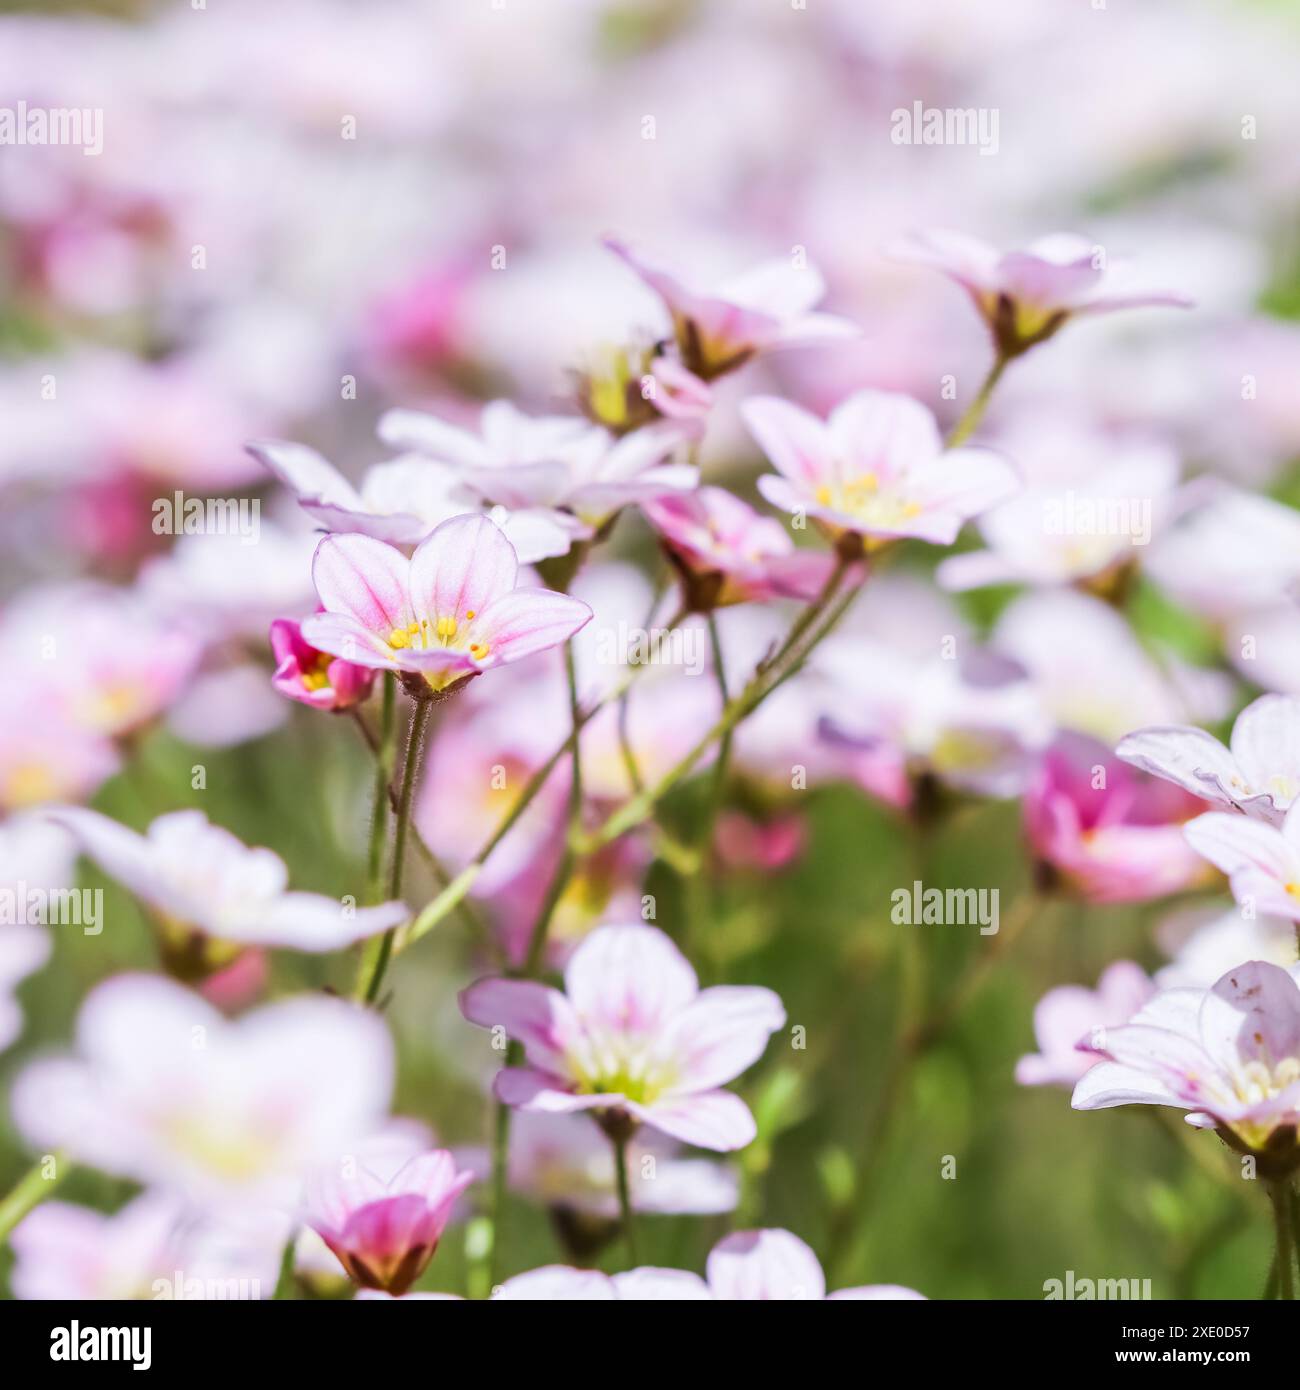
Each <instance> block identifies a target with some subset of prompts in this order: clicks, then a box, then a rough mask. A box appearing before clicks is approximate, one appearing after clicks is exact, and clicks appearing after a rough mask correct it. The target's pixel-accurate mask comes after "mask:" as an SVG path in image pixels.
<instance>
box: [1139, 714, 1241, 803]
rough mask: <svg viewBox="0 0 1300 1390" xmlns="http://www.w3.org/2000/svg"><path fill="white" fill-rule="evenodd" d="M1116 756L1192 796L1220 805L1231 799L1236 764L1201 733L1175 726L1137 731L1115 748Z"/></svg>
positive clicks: (1215, 741)
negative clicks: (1171, 783) (1218, 802)
mask: <svg viewBox="0 0 1300 1390" xmlns="http://www.w3.org/2000/svg"><path fill="white" fill-rule="evenodd" d="M1115 756H1116V757H1118V758H1122V759H1123V760H1124V762H1126V763H1131V764H1132V765H1133V766H1134V767H1139V768H1141V769H1142V771H1143V772H1149V773H1151V774H1152V775H1153V776H1155V777H1163V778H1164V779H1165V781H1167V782H1173V783H1174V784H1175V785H1176V786H1179V787H1182V788H1183V789H1184V790H1186V791H1189V792H1191V793H1192V795H1193V796H1200V797H1205V798H1206V799H1207V800H1212V801H1221V802H1228V801H1231V800H1232V798H1233V792H1232V784H1233V778H1235V777H1237V776H1238V768H1237V763H1236V760H1235V759H1234V758H1233V756H1232V754H1231V753H1229V752H1228V750H1227V749H1226V748H1225V747H1224V746H1223V744H1221V743H1220V742H1219V740H1218V739H1217V738H1214V737H1213V736H1212V735H1211V734H1207V733H1206V732H1205V730H1204V729H1194V728H1187V727H1178V726H1176V725H1174V726H1168V725H1166V726H1155V727H1153V728H1149V729H1136V730H1135V731H1134V732H1133V733H1131V734H1125V735H1124V737H1123V738H1122V739H1120V741H1119V743H1117V744H1116V745H1115Z"/></svg>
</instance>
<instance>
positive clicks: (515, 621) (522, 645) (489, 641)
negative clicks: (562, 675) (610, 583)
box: [474, 589, 592, 664]
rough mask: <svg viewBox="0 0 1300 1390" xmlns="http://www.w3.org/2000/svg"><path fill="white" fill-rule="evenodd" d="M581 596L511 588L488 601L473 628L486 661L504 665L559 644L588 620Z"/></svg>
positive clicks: (547, 590)
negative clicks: (480, 643)
mask: <svg viewBox="0 0 1300 1390" xmlns="http://www.w3.org/2000/svg"><path fill="white" fill-rule="evenodd" d="M591 616H592V614H591V609H590V608H589V607H588V606H587V605H586V604H585V603H583V601H582V600H581V599H577V598H570V597H569V595H568V594H557V593H553V592H552V591H551V590H550V589H514V590H512V591H511V592H510V593H508V594H505V595H503V596H502V597H501V598H499V599H496V600H495V601H494V602H493V603H490V604H489V605H488V606H487V607H486V608H485V609H484V610H483V612H482V613H481V615H480V616H479V617H478V618H477V619H476V621H475V623H474V631H475V633H476V634H477V635H478V637H479V640H481V641H482V642H484V643H485V644H486V645H487V648H488V657H487V661H488V663H489V664H498V663H499V664H505V663H506V662H511V661H520V660H522V659H523V658H524V657H528V656H534V655H535V654H536V653H537V652H544V651H547V650H548V649H549V648H551V647H558V646H561V645H562V644H563V643H565V642H567V641H568V640H569V638H570V637H572V636H573V634H574V633H575V632H577V631H579V629H581V628H583V627H585V626H586V625H587V624H588V623H589V622H590V621H591Z"/></svg>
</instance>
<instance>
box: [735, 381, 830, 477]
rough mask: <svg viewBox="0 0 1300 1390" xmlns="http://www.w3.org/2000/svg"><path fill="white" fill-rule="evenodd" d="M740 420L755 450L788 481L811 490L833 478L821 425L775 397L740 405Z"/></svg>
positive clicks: (828, 446)
mask: <svg viewBox="0 0 1300 1390" xmlns="http://www.w3.org/2000/svg"><path fill="white" fill-rule="evenodd" d="M740 418H741V419H742V420H743V421H744V422H745V425H746V427H747V428H748V430H749V432H750V434H752V435H753V436H754V439H755V440H756V441H757V443H758V447H759V448H760V449H762V451H763V452H764V453H765V454H766V455H767V457H768V459H769V460H770V461H771V462H772V464H773V466H774V467H775V468H776V469H777V471H778V472H780V473H782V474H784V476H785V477H787V478H788V479H790V481H791V482H794V483H800V484H802V485H803V486H805V487H807V488H815V487H816V486H817V485H818V484H819V483H823V482H827V481H829V480H830V478H831V477H832V475H833V472H834V467H835V459H834V453H833V446H832V443H831V437H830V435H829V433H828V432H827V428H826V426H825V424H823V423H822V421H821V420H819V419H818V418H817V416H815V415H812V414H810V413H809V412H808V411H806V410H800V409H799V407H798V406H795V405H791V404H790V403H789V401H784V400H781V399H780V397H778V396H753V397H751V398H750V399H749V400H747V401H744V402H742V404H741V407H740Z"/></svg>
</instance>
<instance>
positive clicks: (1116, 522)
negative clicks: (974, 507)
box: [936, 435, 1178, 590]
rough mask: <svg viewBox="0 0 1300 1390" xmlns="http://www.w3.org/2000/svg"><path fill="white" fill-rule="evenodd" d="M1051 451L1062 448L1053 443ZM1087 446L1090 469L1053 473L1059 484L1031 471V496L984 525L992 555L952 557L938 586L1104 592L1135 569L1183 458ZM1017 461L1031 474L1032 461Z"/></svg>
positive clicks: (987, 517)
mask: <svg viewBox="0 0 1300 1390" xmlns="http://www.w3.org/2000/svg"><path fill="white" fill-rule="evenodd" d="M1066 442H1067V444H1068V443H1069V439H1068V436H1067V440H1066ZM1049 443H1051V444H1057V445H1058V446H1059V441H1058V440H1056V439H1052V438H1051V437H1050V436H1049ZM1089 445H1091V446H1092V449H1090V450H1089V451H1088V453H1087V454H1086V456H1085V457H1086V463H1085V458H1080V459H1079V460H1078V463H1079V464H1082V465H1083V468H1082V469H1080V471H1078V472H1075V471H1073V470H1071V471H1069V472H1068V474H1067V476H1066V477H1065V478H1062V477H1060V476H1059V472H1060V470H1059V468H1054V469H1053V473H1054V474H1056V476H1053V477H1051V478H1043V479H1042V480H1041V481H1040V480H1039V479H1037V478H1036V477H1035V475H1034V473H1033V472H1031V471H1029V470H1028V469H1026V478H1027V480H1028V482H1029V486H1027V488H1026V490H1025V491H1024V492H1022V493H1020V494H1019V495H1018V496H1016V497H1013V498H1011V500H1010V501H1007V502H1003V503H1002V504H1001V505H1000V506H997V507H994V508H993V509H992V510H991V511H988V512H986V513H985V514H984V515H983V516H982V517H980V520H979V530H980V533H981V534H982V536H983V537H984V541H985V543H986V545H987V547H988V548H987V549H986V550H972V551H968V552H967V553H966V554H964V555H950V556H948V557H947V558H946V559H944V560H943V562H942V563H941V564H940V566H939V568H938V570H937V572H936V577H937V579H938V580H939V583H940V584H942V585H943V586H944V588H947V589H955V590H963V589H974V588H980V587H983V586H985V585H988V584H1035V585H1037V584H1076V583H1077V584H1087V585H1090V586H1091V587H1093V588H1094V589H1101V588H1102V587H1103V586H1105V585H1106V584H1107V583H1108V581H1111V580H1113V579H1114V578H1116V577H1117V576H1121V575H1123V574H1124V573H1125V572H1126V571H1127V569H1128V568H1129V567H1130V566H1132V565H1135V564H1136V563H1137V560H1138V557H1139V556H1140V555H1142V554H1143V553H1144V550H1145V547H1146V546H1147V545H1149V544H1150V542H1151V539H1152V533H1153V531H1154V530H1155V529H1156V528H1157V527H1158V526H1160V525H1161V524H1162V523H1163V522H1164V520H1165V519H1166V516H1167V514H1168V512H1169V510H1170V505H1169V504H1170V497H1171V494H1172V492H1173V489H1174V487H1175V485H1176V484H1177V481H1178V459H1177V456H1176V455H1175V454H1174V453H1173V451H1172V450H1170V449H1167V448H1164V447H1161V446H1159V445H1156V444H1150V443H1135V442H1132V441H1122V440H1110V439H1107V438H1106V437H1105V436H1103V435H1098V436H1097V437H1095V438H1093V437H1089V436H1084V437H1082V438H1079V439H1078V440H1077V441H1075V447H1077V448H1078V449H1079V450H1080V453H1081V454H1082V452H1083V450H1084V449H1085V448H1087V447H1088V446H1089ZM1031 447H1032V446H1031ZM1040 447H1041V446H1040ZM1092 450H1095V452H1093V451H1092ZM1014 457H1015V458H1016V460H1017V462H1019V463H1020V464H1021V465H1022V466H1025V465H1026V462H1027V459H1032V458H1033V455H1032V454H1031V455H1028V456H1027V455H1025V454H1024V453H1021V452H1015V454H1014ZM1044 462H1045V463H1049V462H1050V463H1055V460H1044ZM1071 462H1072V463H1073V462H1075V460H1071ZM1085 470H1086V471H1085Z"/></svg>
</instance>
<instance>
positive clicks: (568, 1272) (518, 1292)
mask: <svg viewBox="0 0 1300 1390" xmlns="http://www.w3.org/2000/svg"><path fill="white" fill-rule="evenodd" d="M492 1297H493V1298H494V1299H496V1300H499V1301H502V1302H514V1303H518V1302H539V1303H540V1302H547V1303H555V1302H564V1303H577V1302H599V1303H612V1302H614V1301H615V1300H616V1299H617V1298H618V1294H617V1293H616V1292H615V1291H614V1283H613V1280H611V1279H610V1277H609V1275H608V1274H601V1273H600V1271H599V1270H595V1269H573V1268H571V1267H570V1266H569V1265H543V1266H542V1267H541V1268H540V1269H531V1270H529V1271H528V1273H527V1274H516V1275H515V1276H514V1278H513V1279H507V1280H506V1281H505V1283H504V1284H502V1285H501V1287H500V1288H499V1289H498V1290H497V1291H496V1292H495V1293H494V1294H493V1295H492Z"/></svg>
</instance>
